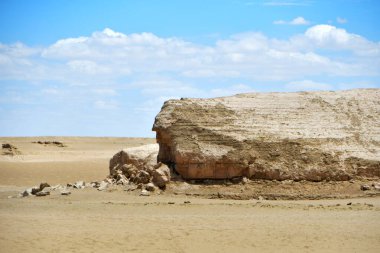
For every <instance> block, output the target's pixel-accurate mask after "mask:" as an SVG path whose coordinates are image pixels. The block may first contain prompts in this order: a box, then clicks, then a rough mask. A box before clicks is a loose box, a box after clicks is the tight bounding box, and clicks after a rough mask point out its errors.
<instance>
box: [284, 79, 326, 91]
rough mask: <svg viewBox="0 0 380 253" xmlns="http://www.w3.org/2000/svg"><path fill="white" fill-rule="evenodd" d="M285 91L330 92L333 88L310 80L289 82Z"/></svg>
mask: <svg viewBox="0 0 380 253" xmlns="http://www.w3.org/2000/svg"><path fill="white" fill-rule="evenodd" d="M285 88H286V89H288V90H291V91H309V90H331V89H332V88H333V87H332V86H331V85H329V84H326V83H320V82H314V81H312V80H302V81H293V82H289V83H288V84H287V85H286V86H285Z"/></svg>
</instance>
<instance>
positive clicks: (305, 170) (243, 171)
mask: <svg viewBox="0 0 380 253" xmlns="http://www.w3.org/2000/svg"><path fill="white" fill-rule="evenodd" d="M153 130H154V131H156V134H157V142H158V143H159V153H158V162H162V163H165V164H168V165H170V166H171V167H173V168H174V169H175V170H176V171H177V172H178V173H179V174H180V175H181V176H182V177H183V178H185V179H226V178H234V177H240V176H246V177H249V178H253V179H271V180H286V179H292V180H309V181H321V180H349V179H351V178H354V177H380V89H356V90H346V91H336V92H330V91H324V92H295V93H249V94H239V95H235V96H230V97H220V98H213V99H181V100H169V101H167V102H165V104H164V105H163V107H162V109H161V112H160V113H159V114H158V115H157V117H156V119H155V123H154V125H153Z"/></svg>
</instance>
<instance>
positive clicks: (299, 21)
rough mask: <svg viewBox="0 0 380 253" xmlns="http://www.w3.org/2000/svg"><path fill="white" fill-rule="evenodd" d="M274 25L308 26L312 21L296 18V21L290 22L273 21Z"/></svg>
mask: <svg viewBox="0 0 380 253" xmlns="http://www.w3.org/2000/svg"><path fill="white" fill-rule="evenodd" d="M273 24H275V25H308V24H310V21H308V20H306V19H305V18H303V17H296V18H295V19H293V20H290V21H284V20H275V21H273Z"/></svg>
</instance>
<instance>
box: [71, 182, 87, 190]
mask: <svg viewBox="0 0 380 253" xmlns="http://www.w3.org/2000/svg"><path fill="white" fill-rule="evenodd" d="M85 186H86V183H85V182H84V181H77V182H75V183H74V184H73V187H74V188H75V189H83V188H85Z"/></svg>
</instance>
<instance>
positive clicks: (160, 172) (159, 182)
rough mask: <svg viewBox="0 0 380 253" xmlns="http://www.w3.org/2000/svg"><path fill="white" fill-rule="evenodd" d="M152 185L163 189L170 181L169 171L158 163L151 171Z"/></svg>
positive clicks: (165, 166)
mask: <svg viewBox="0 0 380 253" xmlns="http://www.w3.org/2000/svg"><path fill="white" fill-rule="evenodd" d="M152 181H153V183H154V184H155V185H156V186H158V187H159V188H165V186H166V184H167V183H168V182H169V181H170V169H169V167H168V166H167V165H165V164H163V163H159V164H157V166H156V169H155V170H154V171H153V180H152Z"/></svg>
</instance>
